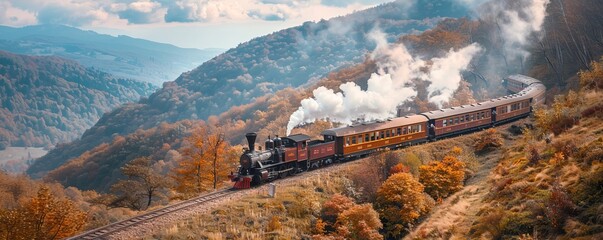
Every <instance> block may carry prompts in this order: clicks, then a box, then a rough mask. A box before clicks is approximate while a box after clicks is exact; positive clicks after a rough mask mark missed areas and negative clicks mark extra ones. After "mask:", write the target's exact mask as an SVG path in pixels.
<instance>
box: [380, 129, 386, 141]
mask: <svg viewBox="0 0 603 240" xmlns="http://www.w3.org/2000/svg"><path fill="white" fill-rule="evenodd" d="M384 137H385V132H383V131H381V132H380V133H379V139H381V138H384Z"/></svg>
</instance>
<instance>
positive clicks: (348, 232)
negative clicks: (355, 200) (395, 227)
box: [337, 203, 383, 240]
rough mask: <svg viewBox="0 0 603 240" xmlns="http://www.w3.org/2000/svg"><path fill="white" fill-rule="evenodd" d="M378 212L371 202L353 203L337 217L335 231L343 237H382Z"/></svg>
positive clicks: (381, 225)
mask: <svg viewBox="0 0 603 240" xmlns="http://www.w3.org/2000/svg"><path fill="white" fill-rule="evenodd" d="M382 227H383V224H381V221H380V220H379V214H378V213H377V212H376V211H375V210H374V209H373V207H372V205H371V204H368V203H367V204H362V205H355V206H353V207H351V208H350V209H347V210H345V211H343V212H342V213H341V214H340V215H339V217H338V218H337V233H338V235H339V236H342V237H344V238H345V239H367V240H369V239H383V236H381V234H379V229H381V228H382Z"/></svg>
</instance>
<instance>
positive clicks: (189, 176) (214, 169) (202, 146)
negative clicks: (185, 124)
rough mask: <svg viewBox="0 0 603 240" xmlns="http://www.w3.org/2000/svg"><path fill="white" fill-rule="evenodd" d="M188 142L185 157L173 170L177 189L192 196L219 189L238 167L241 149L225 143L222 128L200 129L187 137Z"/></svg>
mask: <svg viewBox="0 0 603 240" xmlns="http://www.w3.org/2000/svg"><path fill="white" fill-rule="evenodd" d="M187 142H188V143H189V146H188V147H187V148H185V149H184V152H183V154H182V155H183V159H182V160H181V161H180V162H179V166H178V167H177V168H175V169H174V170H173V178H174V180H175V181H176V186H175V190H176V191H177V192H179V193H181V194H184V195H185V196H191V195H194V194H199V193H201V192H204V191H207V190H209V189H217V188H218V186H219V185H220V183H222V182H224V181H225V180H227V178H228V175H229V173H230V172H232V171H233V170H234V169H235V168H236V165H237V159H238V153H239V152H240V150H239V149H237V148H234V147H232V146H230V145H229V144H228V143H227V142H226V140H225V139H224V133H223V131H222V130H221V129H219V128H217V129H214V130H213V132H209V131H208V130H207V129H205V128H200V129H199V130H197V131H195V132H193V134H192V135H191V136H190V137H189V138H187Z"/></svg>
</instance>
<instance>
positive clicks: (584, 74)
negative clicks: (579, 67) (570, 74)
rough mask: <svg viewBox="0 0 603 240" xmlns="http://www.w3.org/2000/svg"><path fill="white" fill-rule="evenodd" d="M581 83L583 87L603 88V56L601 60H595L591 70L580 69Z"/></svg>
mask: <svg viewBox="0 0 603 240" xmlns="http://www.w3.org/2000/svg"><path fill="white" fill-rule="evenodd" d="M579 75H580V85H581V86H582V88H583V89H595V90H599V89H602V88H603V57H602V58H601V59H600V60H599V62H595V61H593V62H592V63H591V64H590V70H588V71H580V73H579Z"/></svg>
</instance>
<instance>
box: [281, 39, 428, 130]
mask: <svg viewBox="0 0 603 240" xmlns="http://www.w3.org/2000/svg"><path fill="white" fill-rule="evenodd" d="M371 37H372V38H373V39H374V40H375V42H377V45H378V46H377V48H376V50H375V51H374V52H373V54H372V57H373V58H376V59H380V60H382V61H379V62H378V63H377V64H378V66H379V71H378V72H377V73H373V74H372V75H371V78H370V79H369V80H368V87H367V89H366V91H364V90H362V89H360V86H358V85H356V84H355V83H353V82H348V83H344V84H341V85H340V86H339V89H340V90H341V92H337V93H336V92H335V91H333V90H331V89H327V88H325V87H319V88H317V89H316V90H314V91H313V94H314V97H313V98H307V99H304V100H302V101H301V106H300V107H299V109H298V110H297V111H295V112H294V113H293V114H292V115H291V117H290V118H289V123H288V124H287V135H289V134H290V133H291V130H292V129H293V128H294V127H295V126H297V125H299V124H302V123H311V122H314V121H315V120H316V119H323V118H327V117H328V118H330V119H332V120H335V121H339V122H347V123H349V122H351V121H352V120H354V119H356V118H359V117H363V118H366V119H382V118H387V117H390V116H392V115H394V114H395V112H396V106H398V104H400V103H401V102H404V101H406V100H408V99H409V98H411V97H413V96H415V95H416V92H415V91H414V90H413V89H412V87H411V86H410V85H409V84H410V80H411V79H412V78H413V77H418V73H419V68H420V67H421V66H423V65H424V63H423V61H421V60H420V59H414V58H413V57H412V56H411V55H410V54H409V53H408V50H407V49H406V47H404V45H397V46H395V47H393V48H392V47H390V46H388V45H387V41H386V40H385V35H384V34H383V33H381V32H373V33H372V34H371Z"/></svg>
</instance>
